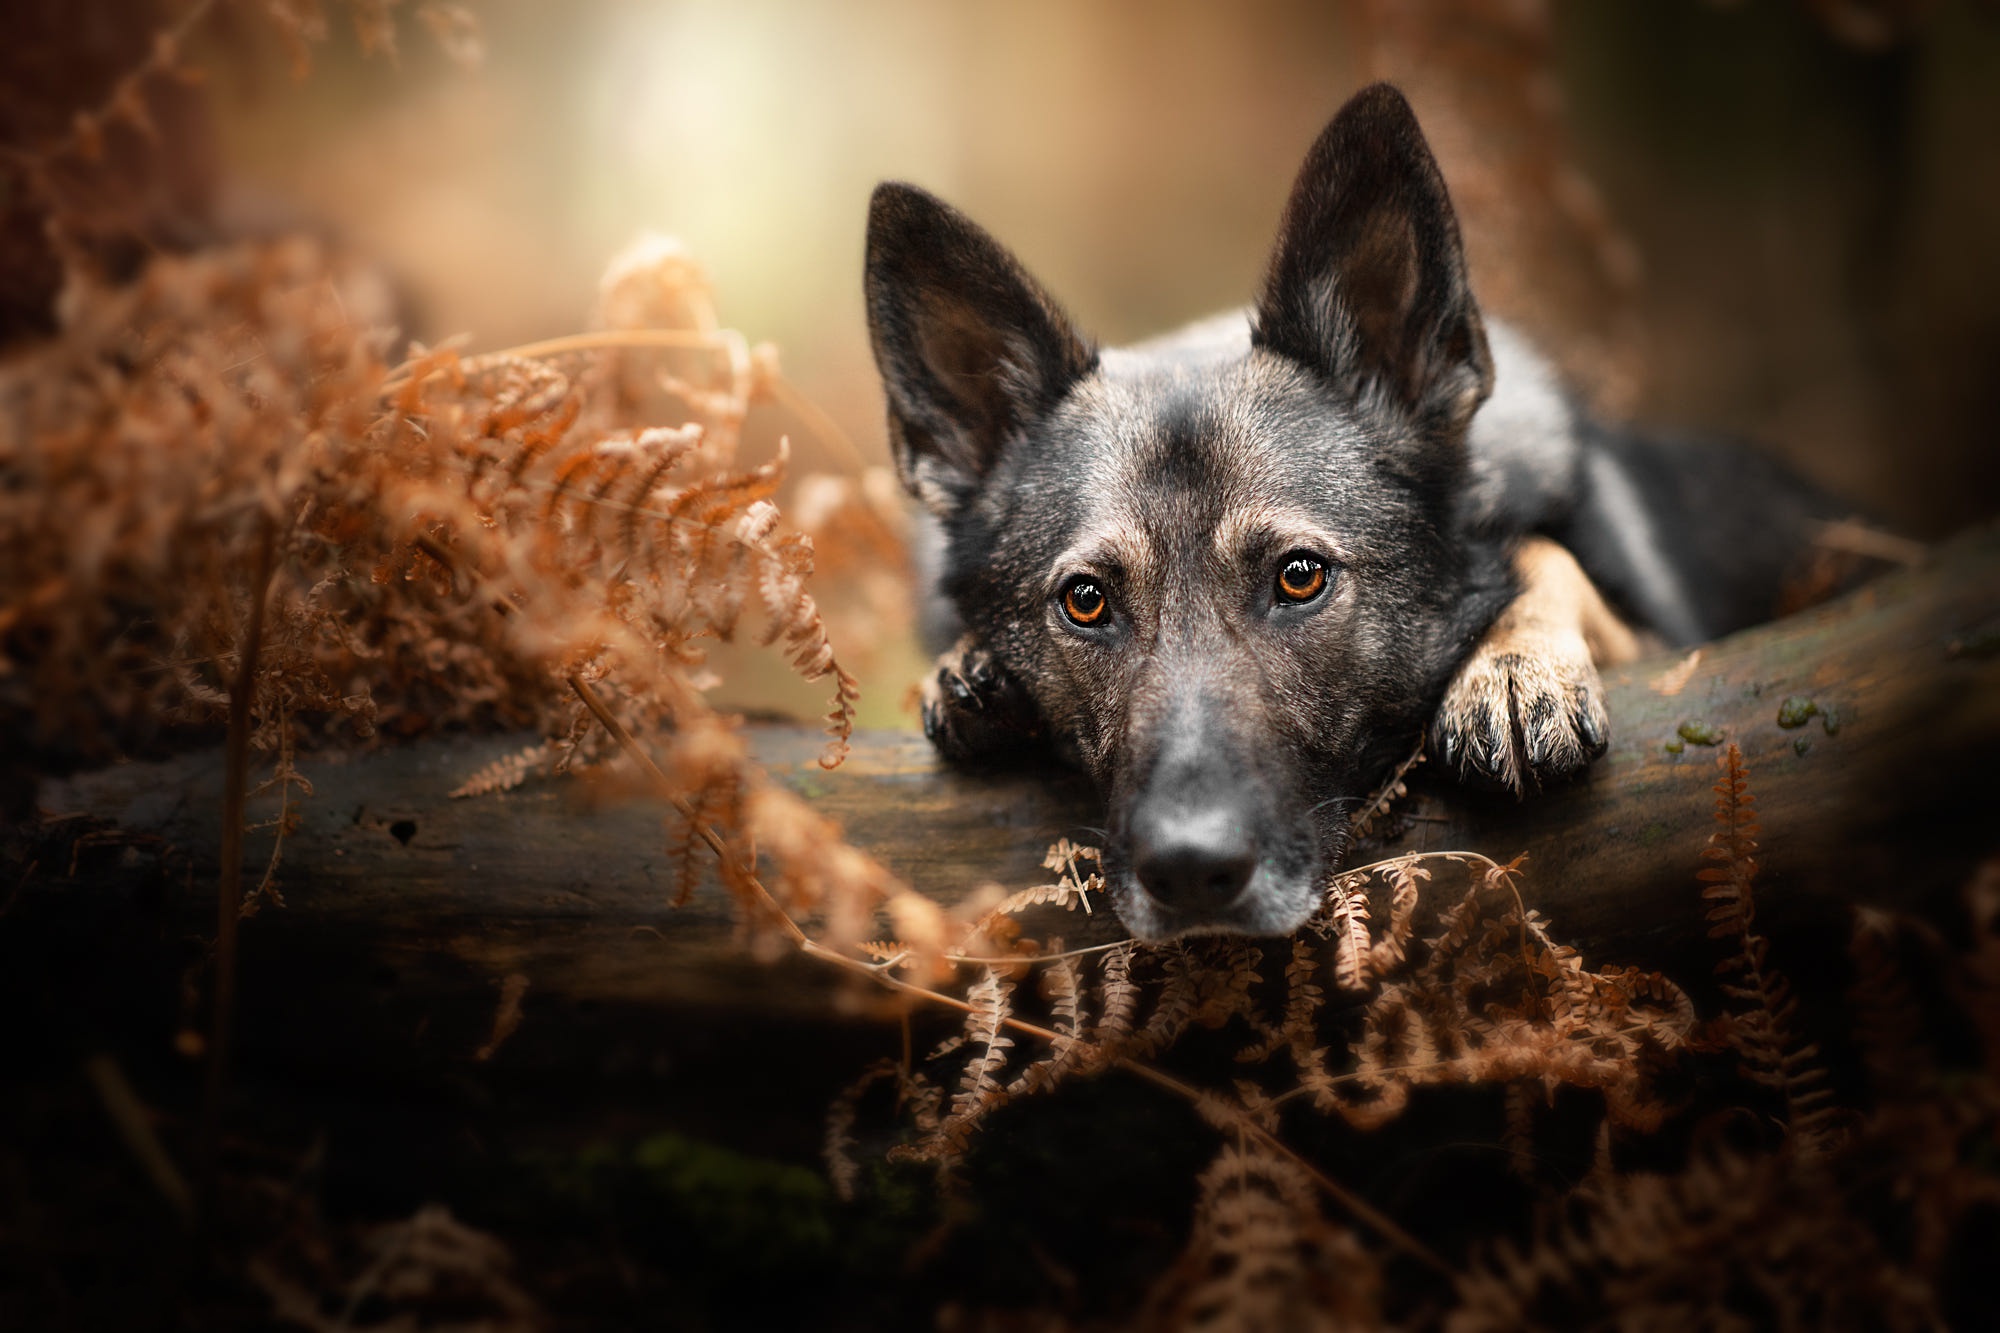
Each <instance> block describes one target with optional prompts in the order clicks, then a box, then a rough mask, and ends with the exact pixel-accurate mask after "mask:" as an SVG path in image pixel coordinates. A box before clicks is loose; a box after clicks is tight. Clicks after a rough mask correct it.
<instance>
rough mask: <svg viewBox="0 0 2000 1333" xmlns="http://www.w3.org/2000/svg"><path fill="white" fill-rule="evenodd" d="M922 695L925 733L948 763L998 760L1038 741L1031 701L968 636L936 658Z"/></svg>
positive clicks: (1009, 674)
mask: <svg viewBox="0 0 2000 1333" xmlns="http://www.w3.org/2000/svg"><path fill="white" fill-rule="evenodd" d="M922 696H923V713H924V735H926V736H928V737H929V738H930V740H931V744H933V745H935V746H936V747H937V750H938V753H939V754H941V755H943V756H944V757H945V758H946V759H948V760H951V761H954V762H958V763H964V762H969V761H977V760H981V759H996V758H1001V757H1003V756H1006V755H1009V754H1019V753H1021V752H1023V751H1026V750H1030V749H1033V748H1034V747H1035V746H1036V745H1038V744H1039V743H1040V741H1041V738H1042V719H1041V712H1040V710H1038V709H1037V708H1036V707H1035V701H1034V700H1033V699H1031V698H1030V697H1029V696H1028V691H1027V689H1026V688H1025V687H1023V686H1022V684H1021V682H1020V681H1018V680H1016V679H1015V678H1014V675H1013V673H1012V672H1010V671H1008V670H1007V668H1006V667H1004V666H1002V665H1001V664H1000V663H999V662H997V661H995V660H994V659H993V655H992V654H991V653H989V652H987V651H986V650H985V649H984V648H982V647H980V646H979V645H978V644H977V643H976V642H975V641H974V640H973V637H972V636H971V635H970V634H968V635H966V636H965V637H963V638H961V639H960V640H959V641H958V642H957V643H955V644H953V645H952V646H951V647H950V648H949V649H948V650H946V651H945V652H944V653H942V654H940V655H939V657H938V660H937V669H936V670H935V671H933V672H932V673H931V674H930V676H929V677H928V678H926V679H925V681H924V683H923V688H922Z"/></svg>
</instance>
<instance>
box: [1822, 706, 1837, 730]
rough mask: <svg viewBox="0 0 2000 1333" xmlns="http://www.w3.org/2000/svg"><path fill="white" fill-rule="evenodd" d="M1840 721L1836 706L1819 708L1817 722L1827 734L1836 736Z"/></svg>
mask: <svg viewBox="0 0 2000 1333" xmlns="http://www.w3.org/2000/svg"><path fill="white" fill-rule="evenodd" d="M1840 723H1841V716H1840V710H1839V709H1838V708H1822V709H1820V710H1819V724H1820V726H1821V727H1823V728H1825V729H1826V734H1827V735H1829V736H1838V735H1839V734H1840Z"/></svg>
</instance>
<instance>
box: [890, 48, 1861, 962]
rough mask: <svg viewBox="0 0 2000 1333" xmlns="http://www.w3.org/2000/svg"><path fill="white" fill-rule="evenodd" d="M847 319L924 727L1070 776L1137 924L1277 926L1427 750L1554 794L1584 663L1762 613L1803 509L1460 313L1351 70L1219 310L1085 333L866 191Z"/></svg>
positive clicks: (1752, 460) (1168, 927) (1435, 202)
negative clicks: (935, 649)
mask: <svg viewBox="0 0 2000 1333" xmlns="http://www.w3.org/2000/svg"><path fill="white" fill-rule="evenodd" d="M866 295H867V305H868V315H869V322H870V332H871V337H872V340H873V343H874V349H875V357H876V361H877V364H878V365H879V366H880V368H881V372H882V377H883V380H884V383H885V387H886V389H887V396H888V402H889V438H890V442H891V447H892V450H893V452H894V455H895V459H896V464H897V468H898V470H899V472H900V474H901V476H902V480H903V483H904V484H905V486H907V487H908V489H909V490H910V491H911V492H912V493H913V494H914V495H915V496H916V497H917V499H918V500H919V501H920V502H921V504H922V505H923V507H924V508H925V509H926V510H927V511H928V515H929V519H930V520H931V523H932V529H931V530H932V538H931V540H932V545H933V548H934V549H933V550H932V552H931V555H932V559H931V563H932V564H933V565H934V566H935V569H934V573H935V580H934V581H935V593H936V595H937V598H938V602H939V605H940V608H941V615H940V617H939V619H940V621H941V622H942V624H941V625H939V626H937V627H934V637H935V638H937V639H938V644H937V645H935V646H939V647H943V646H944V645H946V644H949V647H946V648H945V651H944V652H943V655H942V657H941V658H940V660H939V664H938V670H937V672H936V674H935V676H934V677H933V678H932V679H930V680H929V681H928V682H927V683H926V686H925V689H924V696H925V697H924V727H925V731H926V732H927V733H928V734H929V736H930V738H931V740H932V741H933V742H934V743H935V744H936V746H937V748H938V750H939V751H940V752H941V753H942V754H943V755H944V756H945V757H946V758H947V759H949V760H954V761H966V760H978V759H983V758H990V757H995V756H1001V755H1006V754H1010V753H1017V752H1021V751H1029V750H1038V749H1039V750H1044V751H1052V752H1053V753H1055V754H1057V755H1059V756H1061V757H1064V758H1066V759H1068V760H1070V761H1071V762H1074V763H1078V764H1080V765H1081V766H1082V767H1084V768H1085V769H1086V770H1088V771H1089V773H1090V774H1091V775H1092V777H1093V778H1094V780H1095V781H1096V783H1097V786H1098V789H1099V791H1100V793H1101V794H1102V796H1103V798H1104V800H1105V803H1106V807H1107V811H1108V822H1109V827H1108V829H1107V832H1108V834H1109V837H1108V845H1107V846H1106V847H1105V848H1104V853H1105V871H1106V880H1107V883H1108V885H1109V888H1110V893H1111V896H1112V901H1113V904H1114V906H1115V907H1116V909H1117V911H1118V914H1119V916H1120V917H1121V918H1122V919H1123V921H1124V922H1125V924H1126V926H1127V927H1128V928H1129V929H1130V930H1131V931H1132V932H1133V933H1134V934H1135V935H1137V936H1139V937H1141V938H1146V939H1160V938H1166V937H1171V936H1175V935H1180V934H1186V933H1192V932H1203V931H1223V932H1245V933H1252V934H1266V933H1271V934H1282V933H1288V932H1290V931H1292V930H1294V929H1296V928H1297V927H1298V926H1299V925H1301V924H1302V923H1303V922H1304V921H1305V919H1306V918H1307V917H1308V916H1310V915H1311V913H1312V912H1313V910H1314V909H1315V908H1316V907H1317V906H1318V905H1319V903H1320V900H1321V895H1322V893H1323V890H1324V885H1325V882H1326V879H1327V875H1328V873H1329V872H1330V871H1331V869H1332V868H1333V867H1334V866H1336V865H1337V864H1338V862H1339V859H1340V857H1341V856H1342V855H1343V853H1344V852H1345V850H1346V848H1345V841H1346V836H1347V834H1346V829H1347V824H1348V814H1349V812H1350V810H1351V809H1352V807H1353V806H1354V805H1356V804H1358V803H1359V801H1360V800H1362V799H1363V798H1364V797H1365V795H1366V794H1367V793H1368V792H1369V791H1370V790H1371V789H1372V788H1373V787H1374V786H1375V785H1376V784H1377V783H1379V782H1380V781H1381V780H1382V779H1383V777H1384V776H1385V775H1386V773H1387V772H1388V771H1389V770H1390V769H1391V768H1393V766H1394V765H1395V763H1396V762H1397V761H1398V760H1400V759H1402V758H1404V757H1405V756H1407V755H1408V754H1409V753H1410V752H1411V750H1412V749H1413V747H1414V746H1415V745H1416V744H1417V743H1418V742H1419V740H1420V739H1421V738H1423V737H1424V736H1426V735H1428V743H1429V746H1430V748H1431V752H1432V753H1433V754H1434V755H1435V756H1436V757H1437V758H1438V759H1439V760H1441V761H1442V762H1443V763H1444V764H1445V765H1446V766H1448V767H1450V768H1452V769H1455V770H1457V771H1458V772H1460V773H1461V774H1463V775H1465V776H1466V777H1468V778H1473V779H1479V780H1483V781H1485V782H1488V783H1497V784H1499V785H1502V786H1505V787H1509V788H1512V789H1513V790H1515V791H1517V792H1527V791H1532V790H1535V789H1537V788H1539V787H1541V786H1543V785H1545V784H1548V783H1550V782H1554V781H1556V780H1559V779H1563V778H1566V777H1569V776H1571V775H1574V774H1576V773H1579V772H1581V771H1582V770H1584V769H1585V768H1586V767H1587V766H1588V765H1589V763H1590V761H1591V760H1592V759H1593V758H1595V757H1596V756H1598V755H1599V754H1601V753H1602V752H1603V751H1604V748H1605V743H1606V734H1607V719H1606V716H1605V710H1604V703H1603V693H1602V687H1601V685H1600V683H1599V679H1598V672H1597V668H1598V666H1599V665H1606V664H1611V663H1617V662H1622V661H1626V660H1628V659H1630V658H1632V657H1634V656H1635V655H1637V653H1638V651H1639V645H1640V642H1641V639H1640V635H1641V634H1643V635H1646V636H1648V637H1649V638H1651V639H1655V640H1659V641H1664V642H1666V643H1688V642H1695V641H1699V640H1702V639H1705V638H1709V637H1712V636H1714V635H1716V634H1719V633H1723V632H1725V631H1728V630H1731V629H1734V628H1736V627H1738V626H1741V625H1743V624H1747V623H1750V622H1752V621H1754V620H1758V619H1761V618H1764V617H1765V616H1767V615H1768V614H1770V612H1771V610H1772V609H1773V607H1774V605H1775V602H1776V599H1777V594H1778V589H1779V585H1780V583H1781V581H1782V580H1783V577H1784V575H1785V573H1786V570H1787V568H1788V567H1789V566H1790V565H1791V563H1792V561H1793V560H1794V559H1795V558H1796V557H1797V556H1799V555H1800V554H1801V553H1802V552H1803V551H1804V550H1806V549H1807V546H1808V543H1809V542H1810V539H1811V534H1812V531H1813V526H1814V524H1815V523H1816V522H1817V521H1818V520H1819V519H1821V518H1825V517H1832V516H1833V510H1832V509H1831V507H1830V506H1829V505H1828V504H1827V502H1826V501H1825V500H1824V499H1823V498H1822V497H1820V496H1818V495H1817V494H1816V493H1815V492H1813V491H1811V490H1810V489H1809V488H1807V487H1805V486H1804V485H1803V484H1802V483H1798V482H1796V481H1794V480H1792V479H1791V478H1790V477H1788V476H1787V475H1785V474H1784V473H1782V472H1781V471H1780V470H1779V469H1778V468H1777V467H1776V466H1775V465H1774V464H1771V463H1769V462H1766V461H1764V460H1762V459H1760V457H1759V456H1758V455H1756V454H1754V453H1752V452H1750V451H1747V450H1744V449H1740V448H1734V447H1708V446H1703V445H1700V444H1698V443H1695V442H1689V441H1669V440H1661V439H1656V438H1647V437H1643V436H1640V435H1637V434H1634V433H1629V432H1625V431H1619V430H1613V429H1609V428H1607V427H1605V426H1603V425H1600V424H1599V423H1597V422H1594V421H1592V420H1590V419H1588V418H1586V417H1585V416H1583V415H1582V414H1581V413H1580V412H1579V411H1578V410H1576V409H1575V408H1574V407H1573V406H1572V404H1571V402H1570V400H1569V399H1568V398H1567V397H1565V395H1564V393H1563V391H1562V390H1561V388H1560V387H1559V386H1558V385H1557V383H1556V380H1555V377H1554V375H1553V373H1552V372H1551V370H1550V369H1549V367H1548V365H1547V364H1546V363H1545V362H1544V361H1543V360H1542V359H1541V358H1540V357H1539V356H1538V355H1537V354H1536V352H1535V351H1534V350H1533V349H1532V348H1531V347H1529V346H1528V345H1527V344H1526V343H1525V342H1524V341H1523V340H1522V339H1521V338H1520V337H1519V336H1518V335H1516V334H1515V333H1513V332H1512V331H1511V330H1510V329H1508V328H1507V327H1506V326H1504V325H1502V324H1499V323H1489V322H1486V321H1483V320H1482V319H1481V317H1480V314H1479V310H1478V308H1477V307H1476V306H1475V304H1474V302H1473V297H1472V292H1471V289H1470V287H1469V285H1468V282H1467V277H1466V270H1465V260H1464V255H1463V252H1462V249H1461V246H1460V241H1459V232H1458V224H1457V220H1456V218H1455V217H1454V215H1453V212H1452V207H1451V201H1450V199H1449V197H1448V196H1447V194H1446V192H1445V185H1444V181H1443V179H1442V177H1441V176H1440V175H1439V172H1438V168H1437V164H1436V163H1435V161H1434V160H1433V159H1432V157H1431V153H1430V150H1429V148H1428V146H1427V145H1426V144H1425V142H1424V137H1423V134H1422V132H1421V131H1420V130H1419V129H1418V127H1417V122H1416V118H1415V116H1414V114H1413V113H1412V112H1411V110H1410V107H1409V104H1408V103H1407V102H1405V101H1404V99H1403V97H1402V95H1401V94H1400V93H1398V92H1396V91H1395V90H1394V89H1393V88H1391V87H1388V86H1387V85H1379V84H1378V85H1376V86H1374V87H1371V88H1368V89H1365V90H1364V91H1362V92H1361V93H1359V94H1357V95H1356V96H1355V97H1354V98H1353V99H1352V100H1351V101H1350V102H1348V103H1347V105H1346V106H1345V107H1343V108H1342V109H1341V110H1340V112H1339V113H1338V114H1337V115H1336V116H1335V117H1334V118H1333V121H1332V122H1331V123H1330V124H1329V125H1328V126H1327V128H1326V129H1325V131H1324V132H1323V133H1322V134H1321V135H1320V137H1319V140H1318V141H1317V142H1316V143H1315V144H1314V145H1313V147H1312V149H1311V151H1310V152H1309V153H1308V154H1307V156H1306V160H1305V165H1304V167H1303V168H1302V169H1301V170H1300V172H1299V176H1298V181H1297V183H1296V185H1295V186H1294V187H1293V189H1292V193H1291V198H1290V202H1289V203H1288V204H1287V205H1286V207H1285V213H1284V218H1283V221H1282V223H1281V225H1280V229H1279V233H1278V242H1277V247H1276V249H1275V251H1274V253H1273V254H1272V257H1271V261H1270V266H1269V269H1268V271H1267V276H1266V278H1265V280H1264V285H1263V291H1262V293H1261V295H1260V296H1259V297H1258V299H1257V301H1256V304H1255V306H1254V307H1253V308H1252V309H1251V310H1249V311H1248V312H1247V313H1244V312H1239V313H1236V314H1233V315H1229V316H1225V317H1222V318H1219V319H1213V320H1209V321H1205V322H1202V323H1200V324H1196V325H1194V326H1191V327H1189V328H1187V329H1184V330H1182V331H1181V332H1179V333H1176V334H1172V335H1169V336H1167V337H1165V338H1161V339H1158V340H1155V341H1153V342H1150V343H1146V344H1142V345H1139V346H1136V347H1132V348H1128V349H1113V348H1105V349H1099V348H1097V347H1096V346H1095V345H1093V344H1092V343H1091V342H1090V341H1089V340H1087V339H1086V338H1084V337H1083V336H1082V335H1080V334H1079V333H1078V332H1077V331H1076V329H1075V328H1074V327H1073V326H1072V324H1071V323H1070V321H1069V319H1068V318H1067V317H1066V316H1065V315H1064V313H1063V312H1062V310H1061V309H1060V308H1059V307H1058V306H1057V305H1056V303H1055V302H1054V301H1053V300H1052V299H1051V298H1050V297H1049V296H1048V295H1047V294H1046V293H1045V292H1044V291H1043V289H1042V288H1041V287H1040V286H1039V285H1038V284H1037V283H1036V282H1035V281H1034V279H1033V278H1031V277H1029V275H1028V274H1027V272H1026V271H1025V270H1024V269H1023V268H1022V267H1021V265H1020V264H1019V263H1018V262H1017V261H1016V260H1015V259H1014V258H1013V256H1012V255H1010V254H1009V253H1008V252H1007V251H1006V250H1005V249H1004V248H1003V247H1002V246H1001V245H1000V244H999V243H998V242H996V241H995V240H994V239H993V238H992V237H991V236H989V235H988V234H987V233H986V232H985V231H983V230H981V229H980V228H979V227H978V226H977V225H975V224H974V223H973V222H971V221H970V220H969V219H967V218H966V217H964V216H963V215H961V214H960V213H958V212H956V211H955V210H953V209H952V208H950V207H949V206H947V205H946V204H944V203H942V202H940V201H939V200H937V199H935V198H933V197H932V196H931V195H929V194H926V193H925V192H923V191H922V190H919V189H916V188H914V187H912V186H909V185H903V184H896V183H886V184H883V185H881V186H879V187H878V188H877V189H876V191H875V195H874V198H873V201H872V204H871V207H870V212H869V219H868V253H867V274H866ZM1714 553H1723V554H1721V555H1717V554H1714ZM1600 590H1602V591H1601V592H1600ZM1613 607H1615V608H1616V610H1615V611H1614V610H1613ZM1635 627H1636V630H1637V633H1635Z"/></svg>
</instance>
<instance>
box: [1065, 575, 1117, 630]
mask: <svg viewBox="0 0 2000 1333" xmlns="http://www.w3.org/2000/svg"><path fill="white" fill-rule="evenodd" d="M1062 607H1063V614H1064V615H1066V616H1068V617H1069V619H1070V623H1071V624H1073V625H1082V626H1084V627H1086V628H1088V627H1090V626H1092V625H1101V624H1103V623H1104V614H1105V612H1106V610H1108V609H1109V607H1110V603H1108V602H1107V601H1105V599H1104V589H1102V588H1100V587H1098V586H1097V583H1096V581H1095V580H1093V579H1085V578H1075V579H1071V580H1070V581H1069V582H1068V583H1067V584H1066V585H1064V587H1063V595H1062Z"/></svg>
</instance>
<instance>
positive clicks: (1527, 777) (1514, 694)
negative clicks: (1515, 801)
mask: <svg viewBox="0 0 2000 1333" xmlns="http://www.w3.org/2000/svg"><path fill="white" fill-rule="evenodd" d="M1609 735H1610V719H1609V717H1608V716H1607V715H1606V713H1605V711H1604V686H1603V683H1602V682H1601V681H1600V680H1599V679H1598V676H1597V668H1596V666H1595V665H1593V664H1592V662H1591V660H1590V652H1589V650H1588V649H1587V648H1586V647H1584V645H1583V643H1582V641H1581V640H1580V639H1579V640H1578V641H1577V642H1576V643H1575V644H1573V645H1567V644H1565V643H1564V642H1563V641H1562V640H1561V639H1559V638H1557V637H1556V636H1551V635H1541V634H1504V635H1495V636H1492V637H1489V638H1488V639H1487V640H1486V642H1484V643H1481V644H1480V645H1479V648H1478V649H1477V650H1476V651H1475V652H1474V653H1473V655H1472V657H1471V658H1470V659H1468V660H1467V661H1466V663H1465V665H1464V666H1462V667H1460V668H1459V672H1458V675H1457V676H1456V677H1454V678H1453V679H1452V682H1451V686H1450V688H1449V689H1447V690H1446V691H1445V696H1444V703H1443V705H1442V706H1441V707H1440V708H1439V709H1438V713H1437V718H1436V720H1435V721H1433V722H1432V724H1431V750H1432V752H1433V753H1434V754H1435V755H1436V756H1437V758H1438V759H1439V760H1440V761H1441V762H1442V763H1444V764H1445V765H1446V766H1447V767H1450V768H1453V769H1455V770H1457V772H1458V773H1459V775H1460V776H1461V777H1465V778H1470V779H1472V780H1474V781H1479V782H1486V783H1494V784H1498V785H1499V786H1502V787H1506V788H1507V789H1509V790H1510V791H1512V792H1514V793H1515V794H1516V795H1526V794H1527V793H1528V792H1531V791H1536V790H1538V789H1540V788H1542V787H1545V786H1548V785H1549V784H1551V783H1554V782H1557V781H1559V780H1561V779H1564V778H1568V777H1572V776H1574V775H1575V774H1577V773H1580V772H1582V771H1583V770H1584V769H1585V768H1588V767H1589V766H1590V762H1591V760H1593V759H1596V758H1597V757H1598V756H1599V755H1601V754H1603V753H1604V748H1605V745H1606V743H1607V738H1608V737H1609Z"/></svg>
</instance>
